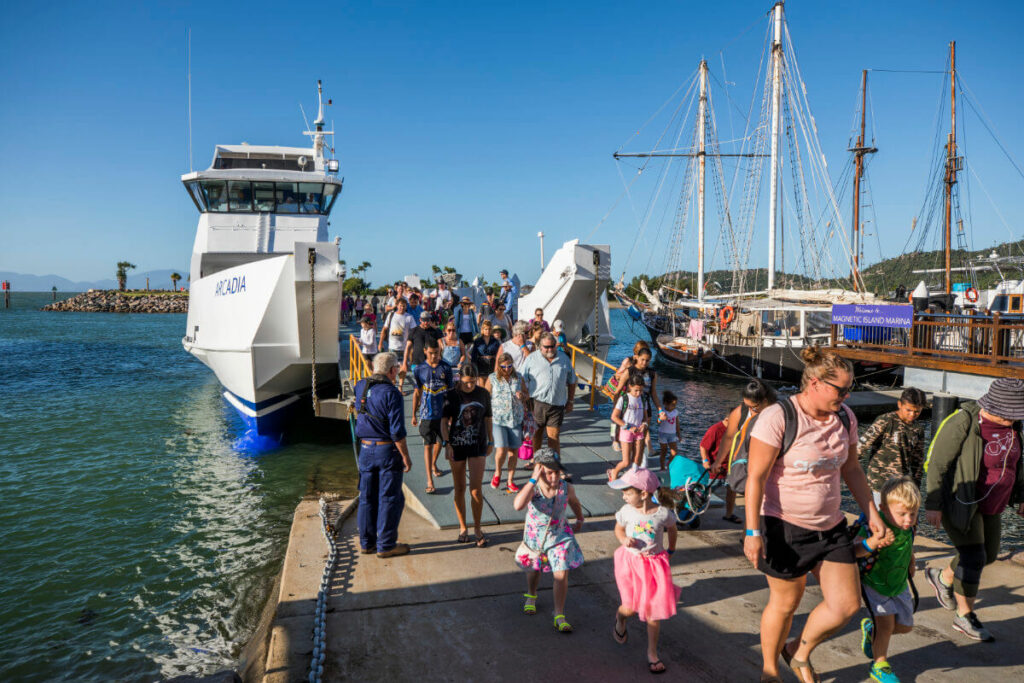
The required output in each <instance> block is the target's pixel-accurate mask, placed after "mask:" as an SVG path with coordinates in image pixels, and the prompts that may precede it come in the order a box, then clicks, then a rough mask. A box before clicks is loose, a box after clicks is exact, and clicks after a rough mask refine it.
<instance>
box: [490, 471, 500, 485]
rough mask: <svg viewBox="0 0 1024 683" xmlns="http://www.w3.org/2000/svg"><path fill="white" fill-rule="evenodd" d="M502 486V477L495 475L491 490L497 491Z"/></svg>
mask: <svg viewBox="0 0 1024 683" xmlns="http://www.w3.org/2000/svg"><path fill="white" fill-rule="evenodd" d="M500 485H501V476H500V475H497V474H496V475H494V479H491V488H492V489H497V488H498V486H500Z"/></svg>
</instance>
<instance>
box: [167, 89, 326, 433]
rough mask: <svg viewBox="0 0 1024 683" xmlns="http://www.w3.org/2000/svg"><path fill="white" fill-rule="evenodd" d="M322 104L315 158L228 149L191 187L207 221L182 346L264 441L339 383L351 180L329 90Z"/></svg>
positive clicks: (314, 133)
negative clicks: (335, 229)
mask: <svg viewBox="0 0 1024 683" xmlns="http://www.w3.org/2000/svg"><path fill="white" fill-rule="evenodd" d="M317 98H318V113H317V118H316V120H315V121H314V122H313V130H307V131H305V135H308V136H310V137H311V139H312V147H277V146H258V145H249V144H247V143H242V144H240V145H217V147H216V149H215V150H214V155H213V162H212V163H211V164H210V167H209V168H208V169H206V170H203V171H196V172H192V173H186V174H185V175H183V176H181V182H182V183H183V184H184V186H185V190H186V192H188V195H189V197H190V198H191V199H192V201H193V203H194V204H195V207H196V209H197V210H198V211H199V225H198V229H197V231H196V239H195V243H194V246H193V248H192V262H191V270H190V281H191V285H190V289H189V309H188V321H187V323H186V328H185V336H184V338H183V339H182V345H183V346H184V348H185V350H186V351H188V352H189V353H191V354H192V355H193V356H195V357H196V358H198V359H199V360H200V361H202V362H203V363H204V364H206V365H207V366H208V367H209V368H210V369H211V370H212V371H213V373H214V374H215V375H216V377H217V380H218V381H219V382H220V383H221V385H222V387H223V396H224V399H225V400H226V401H227V402H228V403H229V404H230V405H231V406H233V407H234V408H235V409H236V410H237V411H238V412H239V414H240V415H241V416H242V417H243V418H244V419H245V420H246V421H247V422H248V423H250V424H251V425H252V426H253V427H255V429H256V431H257V432H258V433H260V434H273V433H278V432H280V431H281V430H282V429H283V428H284V426H285V421H286V420H287V417H288V414H289V413H290V412H291V411H292V410H293V409H294V408H295V407H297V406H298V405H300V401H301V399H302V397H303V396H304V395H308V394H309V393H310V392H311V390H312V388H313V386H315V385H324V386H325V389H326V388H329V387H328V385H330V384H337V383H338V355H339V349H338V318H339V311H340V295H341V284H340V280H339V276H340V272H339V263H338V243H337V241H329V240H328V234H327V232H328V225H329V223H328V218H329V216H330V213H331V209H332V208H333V206H334V204H335V202H336V201H337V199H338V197H339V196H340V194H341V188H342V182H343V181H342V179H341V178H339V177H338V170H339V165H338V161H337V159H334V158H328V147H327V145H326V142H325V140H326V138H327V136H330V135H333V131H327V130H325V129H324V101H323V88H322V86H321V84H320V82H319V81H318V82H317ZM328 104H330V101H328ZM331 152H332V153H333V150H331Z"/></svg>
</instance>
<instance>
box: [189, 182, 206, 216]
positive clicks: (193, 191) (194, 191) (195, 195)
mask: <svg viewBox="0 0 1024 683" xmlns="http://www.w3.org/2000/svg"><path fill="white" fill-rule="evenodd" d="M186 188H187V189H188V193H189V194H190V195H192V201H194V202H195V203H196V205H197V206H198V207H199V210H200V211H206V200H204V199H203V192H202V190H200V189H199V183H197V182H196V181H194V180H193V181H192V182H191V183H189V184H188V185H187V186H186Z"/></svg>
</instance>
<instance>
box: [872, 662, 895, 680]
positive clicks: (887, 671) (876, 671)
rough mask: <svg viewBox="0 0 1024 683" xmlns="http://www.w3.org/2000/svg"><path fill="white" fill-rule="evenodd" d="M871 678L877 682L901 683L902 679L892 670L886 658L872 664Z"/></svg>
mask: <svg viewBox="0 0 1024 683" xmlns="http://www.w3.org/2000/svg"><path fill="white" fill-rule="evenodd" d="M871 680H873V681H876V682H877V683H900V679H899V678H897V677H896V674H894V673H893V672H892V667H891V666H889V662H887V661H886V660H884V659H880V660H878V661H877V662H875V663H874V664H872V665H871Z"/></svg>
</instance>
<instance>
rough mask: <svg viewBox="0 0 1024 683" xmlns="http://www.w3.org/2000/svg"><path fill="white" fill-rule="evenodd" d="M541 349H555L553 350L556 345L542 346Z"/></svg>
mask: <svg viewBox="0 0 1024 683" xmlns="http://www.w3.org/2000/svg"><path fill="white" fill-rule="evenodd" d="M540 348H542V349H553V348H555V345H554V344H541V345H540Z"/></svg>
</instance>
